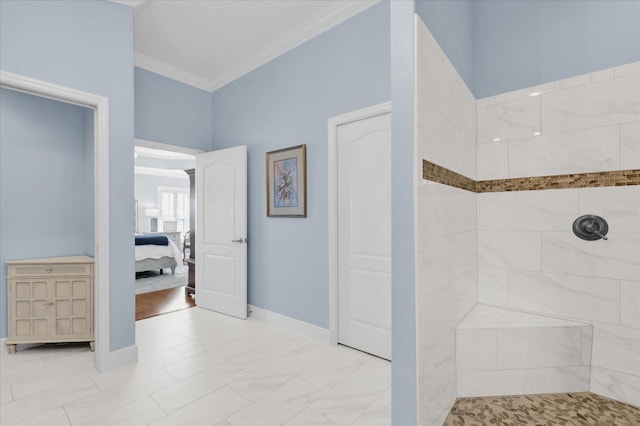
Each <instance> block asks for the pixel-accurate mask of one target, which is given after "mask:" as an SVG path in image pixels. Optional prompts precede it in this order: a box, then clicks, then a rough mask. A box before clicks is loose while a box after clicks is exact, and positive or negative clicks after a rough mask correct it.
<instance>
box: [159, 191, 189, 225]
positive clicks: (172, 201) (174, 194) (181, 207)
mask: <svg viewBox="0 0 640 426" xmlns="http://www.w3.org/2000/svg"><path fill="white" fill-rule="evenodd" d="M158 205H159V206H160V219H161V220H162V221H163V222H164V221H176V222H177V224H178V228H177V231H179V232H182V235H184V234H185V233H186V232H187V231H189V188H166V187H159V188H158ZM160 229H162V227H161V228H160Z"/></svg>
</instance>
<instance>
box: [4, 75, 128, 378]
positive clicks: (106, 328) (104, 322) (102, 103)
mask: <svg viewBox="0 0 640 426" xmlns="http://www.w3.org/2000/svg"><path fill="white" fill-rule="evenodd" d="M0 87H3V88H6V89H10V90H15V91H18V92H23V93H27V94H29V95H33V96H38V97H41V98H47V99H52V100H54V101H59V102H64V103H67V104H72V105H78V106H81V107H85V108H89V109H92V110H93V125H94V133H93V144H94V159H93V161H94V188H93V189H94V196H93V198H94V210H95V215H94V237H95V266H94V267H95V278H94V280H95V282H94V289H95V290H94V307H95V315H94V324H93V326H94V333H95V345H96V350H95V356H94V363H95V366H96V368H97V370H98V371H100V372H102V371H106V370H109V369H111V368H114V367H117V366H119V365H121V364H124V363H127V362H133V361H135V359H130V357H126V359H124V358H123V357H122V356H118V355H117V354H115V353H114V354H113V356H112V352H111V342H110V324H109V317H110V313H109V306H110V300H109V297H110V296H109V294H110V293H109V290H110V281H109V267H110V260H109V230H110V227H109V98H106V97H104V96H99V95H95V94H93V93H88V92H83V91H80V90H76V89H72V88H69V87H65V86H60V85H57V84H53V83H49V82H46V81H42V80H37V79H34V78H30V77H25V76H22V75H19V74H14V73H10V72H6V71H0ZM136 359H137V352H136Z"/></svg>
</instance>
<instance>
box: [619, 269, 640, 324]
mask: <svg viewBox="0 0 640 426" xmlns="http://www.w3.org/2000/svg"><path fill="white" fill-rule="evenodd" d="M620 324H622V325H624V326H627V327H635V328H640V281H620Z"/></svg>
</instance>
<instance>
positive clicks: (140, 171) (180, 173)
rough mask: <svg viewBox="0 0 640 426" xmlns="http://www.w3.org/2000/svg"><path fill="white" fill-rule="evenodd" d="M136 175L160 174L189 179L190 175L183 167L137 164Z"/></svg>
mask: <svg viewBox="0 0 640 426" xmlns="http://www.w3.org/2000/svg"><path fill="white" fill-rule="evenodd" d="M134 172H135V174H136V175H147V176H160V177H168V178H173V179H182V180H189V176H187V174H186V173H185V172H184V170H182V169H156V168H155V167H144V166H135V167H134Z"/></svg>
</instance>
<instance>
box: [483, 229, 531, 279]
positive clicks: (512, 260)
mask: <svg viewBox="0 0 640 426" xmlns="http://www.w3.org/2000/svg"><path fill="white" fill-rule="evenodd" d="M478 266H489V267H493V268H513V269H524V270H529V271H539V270H540V233H539V232H528V231H478Z"/></svg>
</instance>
